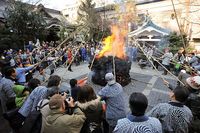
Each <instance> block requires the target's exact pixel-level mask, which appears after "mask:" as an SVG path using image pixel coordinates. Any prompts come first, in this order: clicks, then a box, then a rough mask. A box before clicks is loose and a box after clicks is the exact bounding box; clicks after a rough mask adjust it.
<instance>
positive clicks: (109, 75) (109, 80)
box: [105, 73, 116, 85]
mask: <svg viewBox="0 0 200 133" xmlns="http://www.w3.org/2000/svg"><path fill="white" fill-rule="evenodd" d="M105 79H106V81H107V83H108V85H113V84H115V83H116V82H115V79H114V75H113V74H112V73H107V74H106V75H105Z"/></svg>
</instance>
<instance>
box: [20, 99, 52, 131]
mask: <svg viewBox="0 0 200 133" xmlns="http://www.w3.org/2000/svg"><path fill="white" fill-rule="evenodd" d="M42 104H43V100H42V101H41V103H40V104H39V106H37V107H36V110H35V111H32V112H31V113H30V114H29V115H28V116H27V118H26V119H25V121H24V124H23V127H22V128H21V129H20V133H40V130H41V127H42V114H41V112H40V110H41V109H42V108H43V107H44V106H46V105H47V104H49V103H45V104H44V105H42Z"/></svg>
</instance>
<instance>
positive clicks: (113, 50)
mask: <svg viewBox="0 0 200 133" xmlns="http://www.w3.org/2000/svg"><path fill="white" fill-rule="evenodd" d="M111 32H112V35H111V36H108V37H106V38H104V41H103V44H104V46H103V49H102V50H101V51H100V52H99V54H98V56H97V58H101V57H103V56H114V57H115V56H116V57H118V58H122V59H123V58H125V57H126V54H125V49H124V46H125V35H126V32H125V31H121V30H120V28H119V26H112V27H111Z"/></svg>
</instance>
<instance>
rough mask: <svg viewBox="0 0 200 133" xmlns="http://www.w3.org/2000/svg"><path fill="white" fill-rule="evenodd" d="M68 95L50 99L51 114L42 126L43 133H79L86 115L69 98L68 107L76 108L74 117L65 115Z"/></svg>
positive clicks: (57, 95)
mask: <svg viewBox="0 0 200 133" xmlns="http://www.w3.org/2000/svg"><path fill="white" fill-rule="evenodd" d="M65 99H66V93H64V95H63V96H61V95H59V94H55V95H54V96H52V97H51V98H50V101H49V108H50V113H49V115H48V116H47V117H46V120H45V121H44V124H43V125H42V129H43V133H56V132H57V133H78V132H80V130H81V128H82V126H83V123H84V121H85V119H86V118H85V115H84V113H83V112H82V111H81V110H80V109H79V108H76V107H75V103H74V101H73V99H72V98H71V97H70V98H68V99H67V100H66V101H67V104H68V107H72V108H75V109H74V111H73V114H72V115H69V114H65V110H66V106H65Z"/></svg>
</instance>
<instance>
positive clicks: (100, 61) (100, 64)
mask: <svg viewBox="0 0 200 133" xmlns="http://www.w3.org/2000/svg"><path fill="white" fill-rule="evenodd" d="M130 69H131V62H128V61H126V60H125V59H120V58H118V57H115V73H116V81H117V82H118V83H120V84H121V85H122V86H126V85H127V84H129V83H130V82H131V78H130V75H129V71H130ZM92 71H93V75H92V82H93V83H95V84H98V85H101V86H105V85H106V81H105V75H106V73H108V72H113V57H112V56H108V57H105V56H104V57H101V58H96V59H95V60H94V63H93V66H92Z"/></svg>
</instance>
